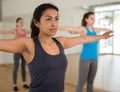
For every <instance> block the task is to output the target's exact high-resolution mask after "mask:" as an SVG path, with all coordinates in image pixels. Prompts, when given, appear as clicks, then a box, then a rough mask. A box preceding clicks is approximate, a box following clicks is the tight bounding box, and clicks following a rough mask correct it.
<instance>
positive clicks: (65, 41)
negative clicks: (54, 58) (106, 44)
mask: <svg viewBox="0 0 120 92" xmlns="http://www.w3.org/2000/svg"><path fill="white" fill-rule="evenodd" d="M101 38H102V36H86V35H84V36H77V37H59V38H56V39H57V40H58V41H59V42H60V43H61V44H62V46H63V48H64V49H67V48H70V47H73V46H75V45H78V44H85V43H90V42H94V41H97V40H100V39H101Z"/></svg>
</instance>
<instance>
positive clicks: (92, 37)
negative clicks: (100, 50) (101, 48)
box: [80, 35, 104, 44]
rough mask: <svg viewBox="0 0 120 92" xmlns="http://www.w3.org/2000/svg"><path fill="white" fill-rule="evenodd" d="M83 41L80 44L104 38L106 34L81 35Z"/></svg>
mask: <svg viewBox="0 0 120 92" xmlns="http://www.w3.org/2000/svg"><path fill="white" fill-rule="evenodd" d="M80 39H81V40H82V41H81V42H80V44H84V43H90V42H94V41H97V40H100V39H104V36H102V35H98V36H81V38H80Z"/></svg>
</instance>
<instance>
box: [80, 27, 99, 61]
mask: <svg viewBox="0 0 120 92" xmlns="http://www.w3.org/2000/svg"><path fill="white" fill-rule="evenodd" d="M85 29H86V32H87V35H88V36H96V35H97V33H96V32H95V31H94V30H93V31H92V32H91V31H90V30H89V29H88V28H87V27H85ZM80 58H81V59H88V60H89V59H97V58H98V41H95V42H91V43H86V44H83V49H82V52H81V55H80Z"/></svg>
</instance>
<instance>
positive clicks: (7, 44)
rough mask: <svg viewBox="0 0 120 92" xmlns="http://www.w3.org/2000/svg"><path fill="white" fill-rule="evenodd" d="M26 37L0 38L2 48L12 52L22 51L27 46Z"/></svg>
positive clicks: (0, 47) (0, 48)
mask: <svg viewBox="0 0 120 92" xmlns="http://www.w3.org/2000/svg"><path fill="white" fill-rule="evenodd" d="M24 40H25V38H15V39H4V40H2V39H1V40H0V50H1V51H5V52H10V53H22V51H24V49H25V48H26V45H25V42H24Z"/></svg>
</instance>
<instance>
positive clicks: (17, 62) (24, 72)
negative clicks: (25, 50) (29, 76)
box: [13, 53, 26, 84]
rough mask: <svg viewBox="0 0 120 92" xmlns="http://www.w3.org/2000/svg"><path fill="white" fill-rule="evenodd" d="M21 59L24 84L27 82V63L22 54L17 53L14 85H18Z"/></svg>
mask: <svg viewBox="0 0 120 92" xmlns="http://www.w3.org/2000/svg"><path fill="white" fill-rule="evenodd" d="M20 59H21V70H22V72H21V75H22V80H23V82H25V81H26V71H25V68H26V62H25V60H24V58H23V56H22V55H21V54H18V53H15V54H14V70H13V83H14V84H17V71H18V68H19V61H20Z"/></svg>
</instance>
